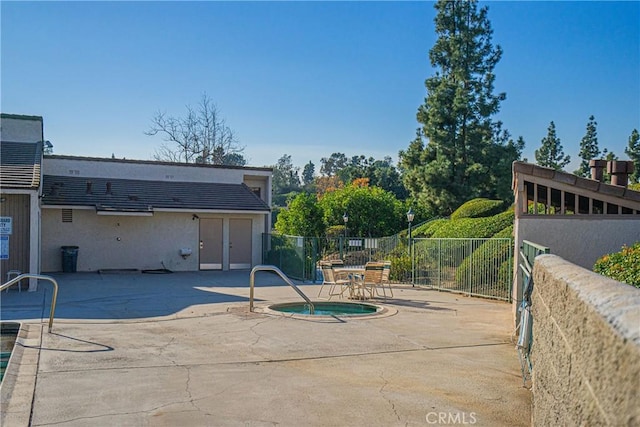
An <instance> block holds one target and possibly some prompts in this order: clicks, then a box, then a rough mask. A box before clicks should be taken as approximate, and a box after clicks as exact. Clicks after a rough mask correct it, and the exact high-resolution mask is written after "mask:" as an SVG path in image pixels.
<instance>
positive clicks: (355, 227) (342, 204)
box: [319, 185, 405, 237]
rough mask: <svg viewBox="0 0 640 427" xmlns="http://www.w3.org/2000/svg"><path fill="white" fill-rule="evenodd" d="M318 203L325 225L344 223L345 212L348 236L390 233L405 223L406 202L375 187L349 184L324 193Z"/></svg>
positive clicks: (388, 234) (393, 232)
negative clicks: (347, 218)
mask: <svg viewBox="0 0 640 427" xmlns="http://www.w3.org/2000/svg"><path fill="white" fill-rule="evenodd" d="M319 205H320V207H321V208H322V211H323V212H324V220H325V223H326V224H327V225H338V224H344V223H343V219H342V217H343V215H344V213H345V212H346V213H347V215H348V217H349V221H348V223H347V228H348V234H349V235H350V236H364V237H382V236H390V235H392V234H395V233H397V232H398V231H399V230H401V229H402V228H403V227H404V221H403V218H404V213H405V210H404V208H405V205H404V204H403V203H402V202H400V201H399V200H398V199H396V197H395V196H394V195H393V193H391V192H388V191H385V190H383V189H381V188H378V187H362V186H355V185H348V186H346V187H344V188H341V189H338V190H335V191H330V192H328V193H325V195H324V197H323V198H322V199H321V200H320V202H319Z"/></svg>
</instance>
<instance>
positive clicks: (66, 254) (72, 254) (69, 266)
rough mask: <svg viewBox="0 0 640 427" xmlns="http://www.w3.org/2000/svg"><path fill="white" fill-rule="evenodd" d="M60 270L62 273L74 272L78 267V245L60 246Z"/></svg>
mask: <svg viewBox="0 0 640 427" xmlns="http://www.w3.org/2000/svg"><path fill="white" fill-rule="evenodd" d="M60 249H61V250H62V271H63V272H64V273H75V272H76V269H77V267H78V247H77V246H62V247H61V248H60Z"/></svg>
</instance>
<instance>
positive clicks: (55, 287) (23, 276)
mask: <svg viewBox="0 0 640 427" xmlns="http://www.w3.org/2000/svg"><path fill="white" fill-rule="evenodd" d="M22 279H41V280H48V281H50V282H51V283H53V298H52V299H51V310H50V313H49V332H51V327H52V326H53V314H54V312H55V311H56V301H57V299H58V282H56V279H54V278H53V277H49V276H42V275H40V274H29V273H25V274H21V275H19V276H17V277H14V278H13V279H11V280H9V281H8V282H7V283H3V284H2V285H1V286H0V292H2V291H4V290H5V289H7V288H8V287H10V286H12V285H15V284H16V283H18V282H19V281H21V280H22Z"/></svg>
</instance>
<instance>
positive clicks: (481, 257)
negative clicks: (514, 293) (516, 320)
mask: <svg viewBox="0 0 640 427" xmlns="http://www.w3.org/2000/svg"><path fill="white" fill-rule="evenodd" d="M512 234H513V224H511V225H509V226H507V227H505V228H504V229H502V230H501V231H500V232H498V233H496V234H495V235H494V236H493V237H494V238H509V240H504V241H499V242H496V241H495V240H487V241H485V242H484V243H483V244H482V245H480V246H479V247H478V249H476V250H475V251H474V252H473V253H472V254H471V256H468V257H467V258H465V259H464V261H462V263H461V264H460V266H459V267H458V269H457V271H456V283H457V284H458V286H463V285H465V284H467V283H471V286H472V287H475V286H483V285H490V286H494V287H498V288H499V289H501V290H504V292H505V295H504V296H505V297H508V295H507V293H508V292H509V290H510V289H511V281H512V277H511V274H510V273H511V269H512V264H513V258H511V257H509V258H508V259H505V257H506V256H507V255H508V254H509V251H510V250H511V248H512V247H513V241H512V240H511V236H512ZM499 260H504V261H502V262H500V263H498V261H499Z"/></svg>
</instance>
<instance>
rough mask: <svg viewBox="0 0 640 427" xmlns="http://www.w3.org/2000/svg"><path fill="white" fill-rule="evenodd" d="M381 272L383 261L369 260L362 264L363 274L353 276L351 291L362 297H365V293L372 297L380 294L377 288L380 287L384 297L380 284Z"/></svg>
mask: <svg viewBox="0 0 640 427" xmlns="http://www.w3.org/2000/svg"><path fill="white" fill-rule="evenodd" d="M383 273H384V263H382V262H373V261H369V262H368V263H366V264H365V265H364V274H363V275H361V276H356V277H355V280H354V284H353V287H354V290H353V293H354V294H355V295H356V296H357V297H360V298H362V299H364V298H365V293H368V294H369V296H370V297H371V298H373V297H374V296H375V295H376V294H377V295H380V292H379V290H378V288H382V292H383V295H384V297H385V298H386V297H387V296H386V294H385V292H384V288H383V284H382V277H383Z"/></svg>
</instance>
